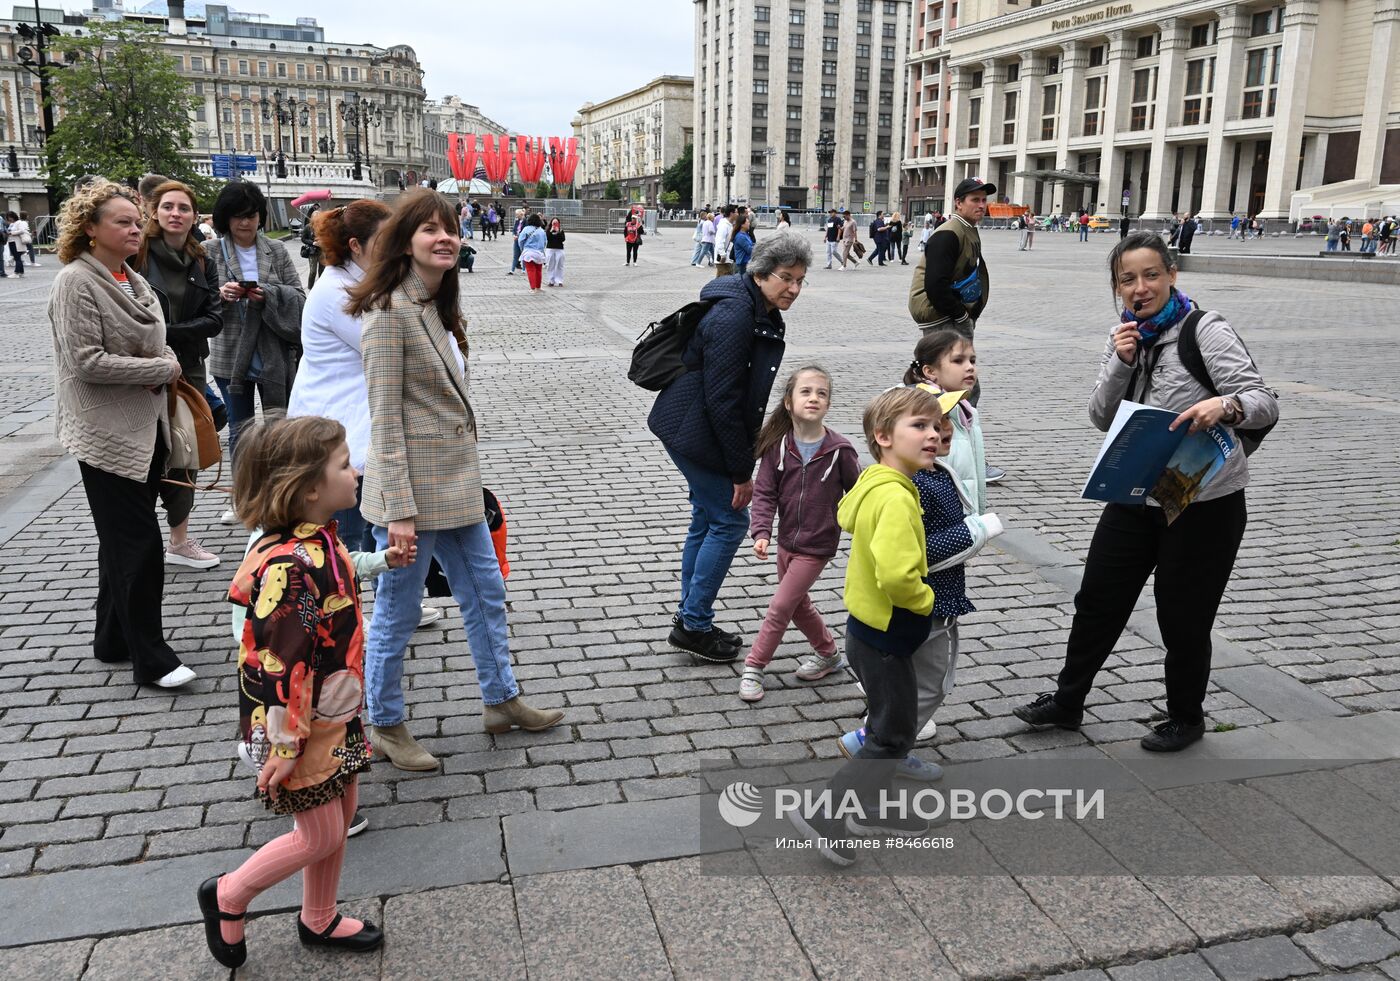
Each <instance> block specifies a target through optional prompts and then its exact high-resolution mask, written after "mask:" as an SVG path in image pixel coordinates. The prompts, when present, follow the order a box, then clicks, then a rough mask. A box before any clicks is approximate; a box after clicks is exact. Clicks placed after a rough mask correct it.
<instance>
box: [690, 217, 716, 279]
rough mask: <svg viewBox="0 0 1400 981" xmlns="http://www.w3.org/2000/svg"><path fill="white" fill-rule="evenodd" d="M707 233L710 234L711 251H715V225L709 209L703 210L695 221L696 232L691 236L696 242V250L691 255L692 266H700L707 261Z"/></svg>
mask: <svg viewBox="0 0 1400 981" xmlns="http://www.w3.org/2000/svg"><path fill="white" fill-rule="evenodd" d="M707 234H708V235H709V246H710V247H709V251H710V252H713V251H714V248H715V238H714V236H715V226H714V224H713V223H711V221H710V213H709V212H708V211H702V212H700V216H699V217H698V218H697V219H696V221H695V233H694V234H693V235H691V236H690V240H691V241H692V242H694V243H695V251H694V252H693V253H692V254H691V256H690V264H691V265H692V266H698V265H700V263H702V262H704V261H705V252H706V249H705V244H706V242H705V238H706V235H707Z"/></svg>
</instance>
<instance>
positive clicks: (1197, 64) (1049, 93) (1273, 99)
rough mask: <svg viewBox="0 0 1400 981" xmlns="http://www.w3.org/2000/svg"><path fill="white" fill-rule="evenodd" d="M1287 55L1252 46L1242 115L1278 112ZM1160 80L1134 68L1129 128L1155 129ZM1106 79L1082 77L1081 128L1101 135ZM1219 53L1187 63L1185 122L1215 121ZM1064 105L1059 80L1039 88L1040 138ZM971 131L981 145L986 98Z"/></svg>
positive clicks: (1013, 97) (1052, 128) (1006, 100)
mask: <svg viewBox="0 0 1400 981" xmlns="http://www.w3.org/2000/svg"><path fill="white" fill-rule="evenodd" d="M1282 61H1283V46H1282V45H1275V46H1273V47H1270V48H1257V49H1255V50H1252V51H1250V52H1248V54H1247V57H1246V62H1245V78H1244V89H1243V94H1242V97H1241V104H1240V116H1241V118H1243V119H1261V118H1267V117H1270V116H1273V115H1274V111H1275V109H1276V106H1277V103H1278V80H1279V74H1280V67H1281V64H1282ZM1157 85H1158V69H1157V68H1156V67H1151V68H1140V69H1137V70H1136V71H1134V72H1133V76H1132V87H1131V89H1130V92H1129V102H1128V130H1129V131H1130V132H1140V131H1143V130H1149V129H1152V128H1153V127H1154V126H1156V124H1157ZM1107 88H1108V85H1107V79H1106V78H1105V77H1104V76H1102V75H1099V76H1095V77H1093V78H1088V79H1085V80H1084V116H1083V124H1084V125H1083V134H1084V135H1085V136H1098V135H1099V134H1100V133H1102V132H1103V124H1104V100H1105V98H1106V95H1107ZM1214 89H1215V56H1214V55H1211V56H1208V57H1205V58H1196V59H1192V60H1191V61H1188V62H1187V63H1186V84H1185V86H1184V89H1183V93H1184V94H1183V98H1182V104H1181V124H1182V125H1183V126H1197V125H1202V124H1205V123H1209V122H1210V121H1211V114H1212V112H1213V110H1214V101H1215V97H1214ZM1020 95H1021V94H1020V93H1019V92H1005V93H1003V94H1002V115H1001V142H1002V143H1014V142H1015V141H1016V115H1017V110H1018V109H1019V106H1020ZM1059 105H1060V86H1059V85H1046V86H1044V87H1043V88H1042V89H1041V104H1040V127H1039V133H1040V135H1039V139H1041V140H1053V139H1055V138H1056V132H1057V126H1058V119H1059V113H1058V110H1059ZM967 114H968V132H967V141H966V143H965V146H967V147H976V146H978V145H979V143H980V140H981V133H982V99H981V98H980V97H972V98H970V99H968V111H967ZM935 119H936V117H935V116H934V114H931V113H930V114H928V116H927V117H926V118H925V122H924V128H926V129H927V128H931V127H932V126H934V125H935Z"/></svg>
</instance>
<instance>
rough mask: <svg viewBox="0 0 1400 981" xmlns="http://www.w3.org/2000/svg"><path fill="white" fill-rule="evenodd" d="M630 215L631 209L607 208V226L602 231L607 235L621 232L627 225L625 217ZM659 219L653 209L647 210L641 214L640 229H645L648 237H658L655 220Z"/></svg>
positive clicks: (658, 232)
mask: <svg viewBox="0 0 1400 981" xmlns="http://www.w3.org/2000/svg"><path fill="white" fill-rule="evenodd" d="M631 213H632V209H631V208H609V209H608V222H607V226H606V227H605V228H604V229H603V230H604V231H605V232H607V233H608V234H609V235H611V234H612V233H613V232H621V231H622V229H623V226H624V225H626V224H627V216H628V215H629V214H631ZM658 217H659V215H658V213H657V212H656V211H655V209H648V210H646V211H644V212H642V227H643V228H644V229H646V233H647V234H648V235H659V234H661V233H660V231H659V230H658V229H657V224H656V222H657V218H658Z"/></svg>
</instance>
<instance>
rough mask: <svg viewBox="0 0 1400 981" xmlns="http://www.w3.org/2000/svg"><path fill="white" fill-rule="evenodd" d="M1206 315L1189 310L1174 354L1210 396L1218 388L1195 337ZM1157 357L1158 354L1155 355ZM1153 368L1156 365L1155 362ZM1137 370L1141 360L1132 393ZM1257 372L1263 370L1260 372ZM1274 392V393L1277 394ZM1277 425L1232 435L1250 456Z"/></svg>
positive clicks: (1197, 310)
mask: <svg viewBox="0 0 1400 981" xmlns="http://www.w3.org/2000/svg"><path fill="white" fill-rule="evenodd" d="M1205 315H1206V312H1205V311H1204V310H1200V309H1196V310H1192V311H1191V312H1190V313H1189V314H1187V316H1186V322H1185V323H1183V324H1182V325H1181V333H1179V334H1177V336H1176V354H1177V357H1179V358H1181V365H1182V367H1183V368H1185V369H1186V370H1187V371H1188V372H1190V374H1191V377H1192V378H1194V379H1196V381H1197V382H1198V383H1199V384H1200V385H1201V387H1202V388H1204V389H1206V390H1207V391H1209V392H1210V393H1211V395H1213V396H1216V397H1218V396H1219V395H1220V390H1219V389H1218V388H1216V387H1215V382H1214V381H1212V380H1211V377H1210V369H1209V368H1207V367H1206V359H1205V358H1204V357H1203V356H1202V355H1201V345H1200V342H1199V341H1197V340H1196V327H1197V326H1198V325H1199V324H1200V322H1201V318H1202V317H1204V316H1205ZM1240 344H1241V345H1243V344H1244V338H1240ZM1245 353H1246V354H1249V349H1248V348H1246V349H1245ZM1160 357H1161V355H1160V354H1159V355H1158V358H1160ZM1249 363H1250V364H1254V356H1253V355H1250V357H1249ZM1153 367H1156V363H1155V362H1154V363H1153ZM1140 369H1141V363H1139V366H1138V368H1135V369H1133V375H1132V378H1131V379H1130V380H1129V382H1128V391H1129V392H1133V391H1135V390H1136V388H1137V380H1138V374H1139V371H1140ZM1254 369H1255V370H1256V371H1258V370H1259V366H1258V365H1254ZM1150 370H1151V369H1149V373H1150ZM1260 374H1261V375H1262V374H1263V373H1262V372H1260ZM1274 394H1275V395H1276V396H1277V393H1274ZM1276 425H1278V422H1277V420H1275V421H1274V422H1271V423H1269V424H1268V425H1267V426H1262V427H1260V428H1258V429H1236V430H1235V435H1236V436H1238V437H1239V440H1240V445H1241V446H1242V447H1244V455H1245V456H1252V455H1253V454H1254V451H1255V450H1257V449H1259V444H1260V443H1262V442H1264V437H1266V436H1268V435H1269V433H1271V432H1272V431H1273V428H1274V426H1276Z"/></svg>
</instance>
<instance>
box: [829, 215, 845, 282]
mask: <svg viewBox="0 0 1400 981" xmlns="http://www.w3.org/2000/svg"><path fill="white" fill-rule="evenodd" d="M825 238H826V268H827V269H830V268H831V266H832V264H833V263H834V262H836V261H837V260H838V259H839V258H840V252H841V216H840V215H838V214H837V213H836V209H835V208H832V209H831V210H830V211H828V212H827V214H826V235H825ZM844 267H845V263H844V262H843V263H842V264H841V265H840V266H837V267H836V268H837V269H838V270H839V269H842V268H844Z"/></svg>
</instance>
